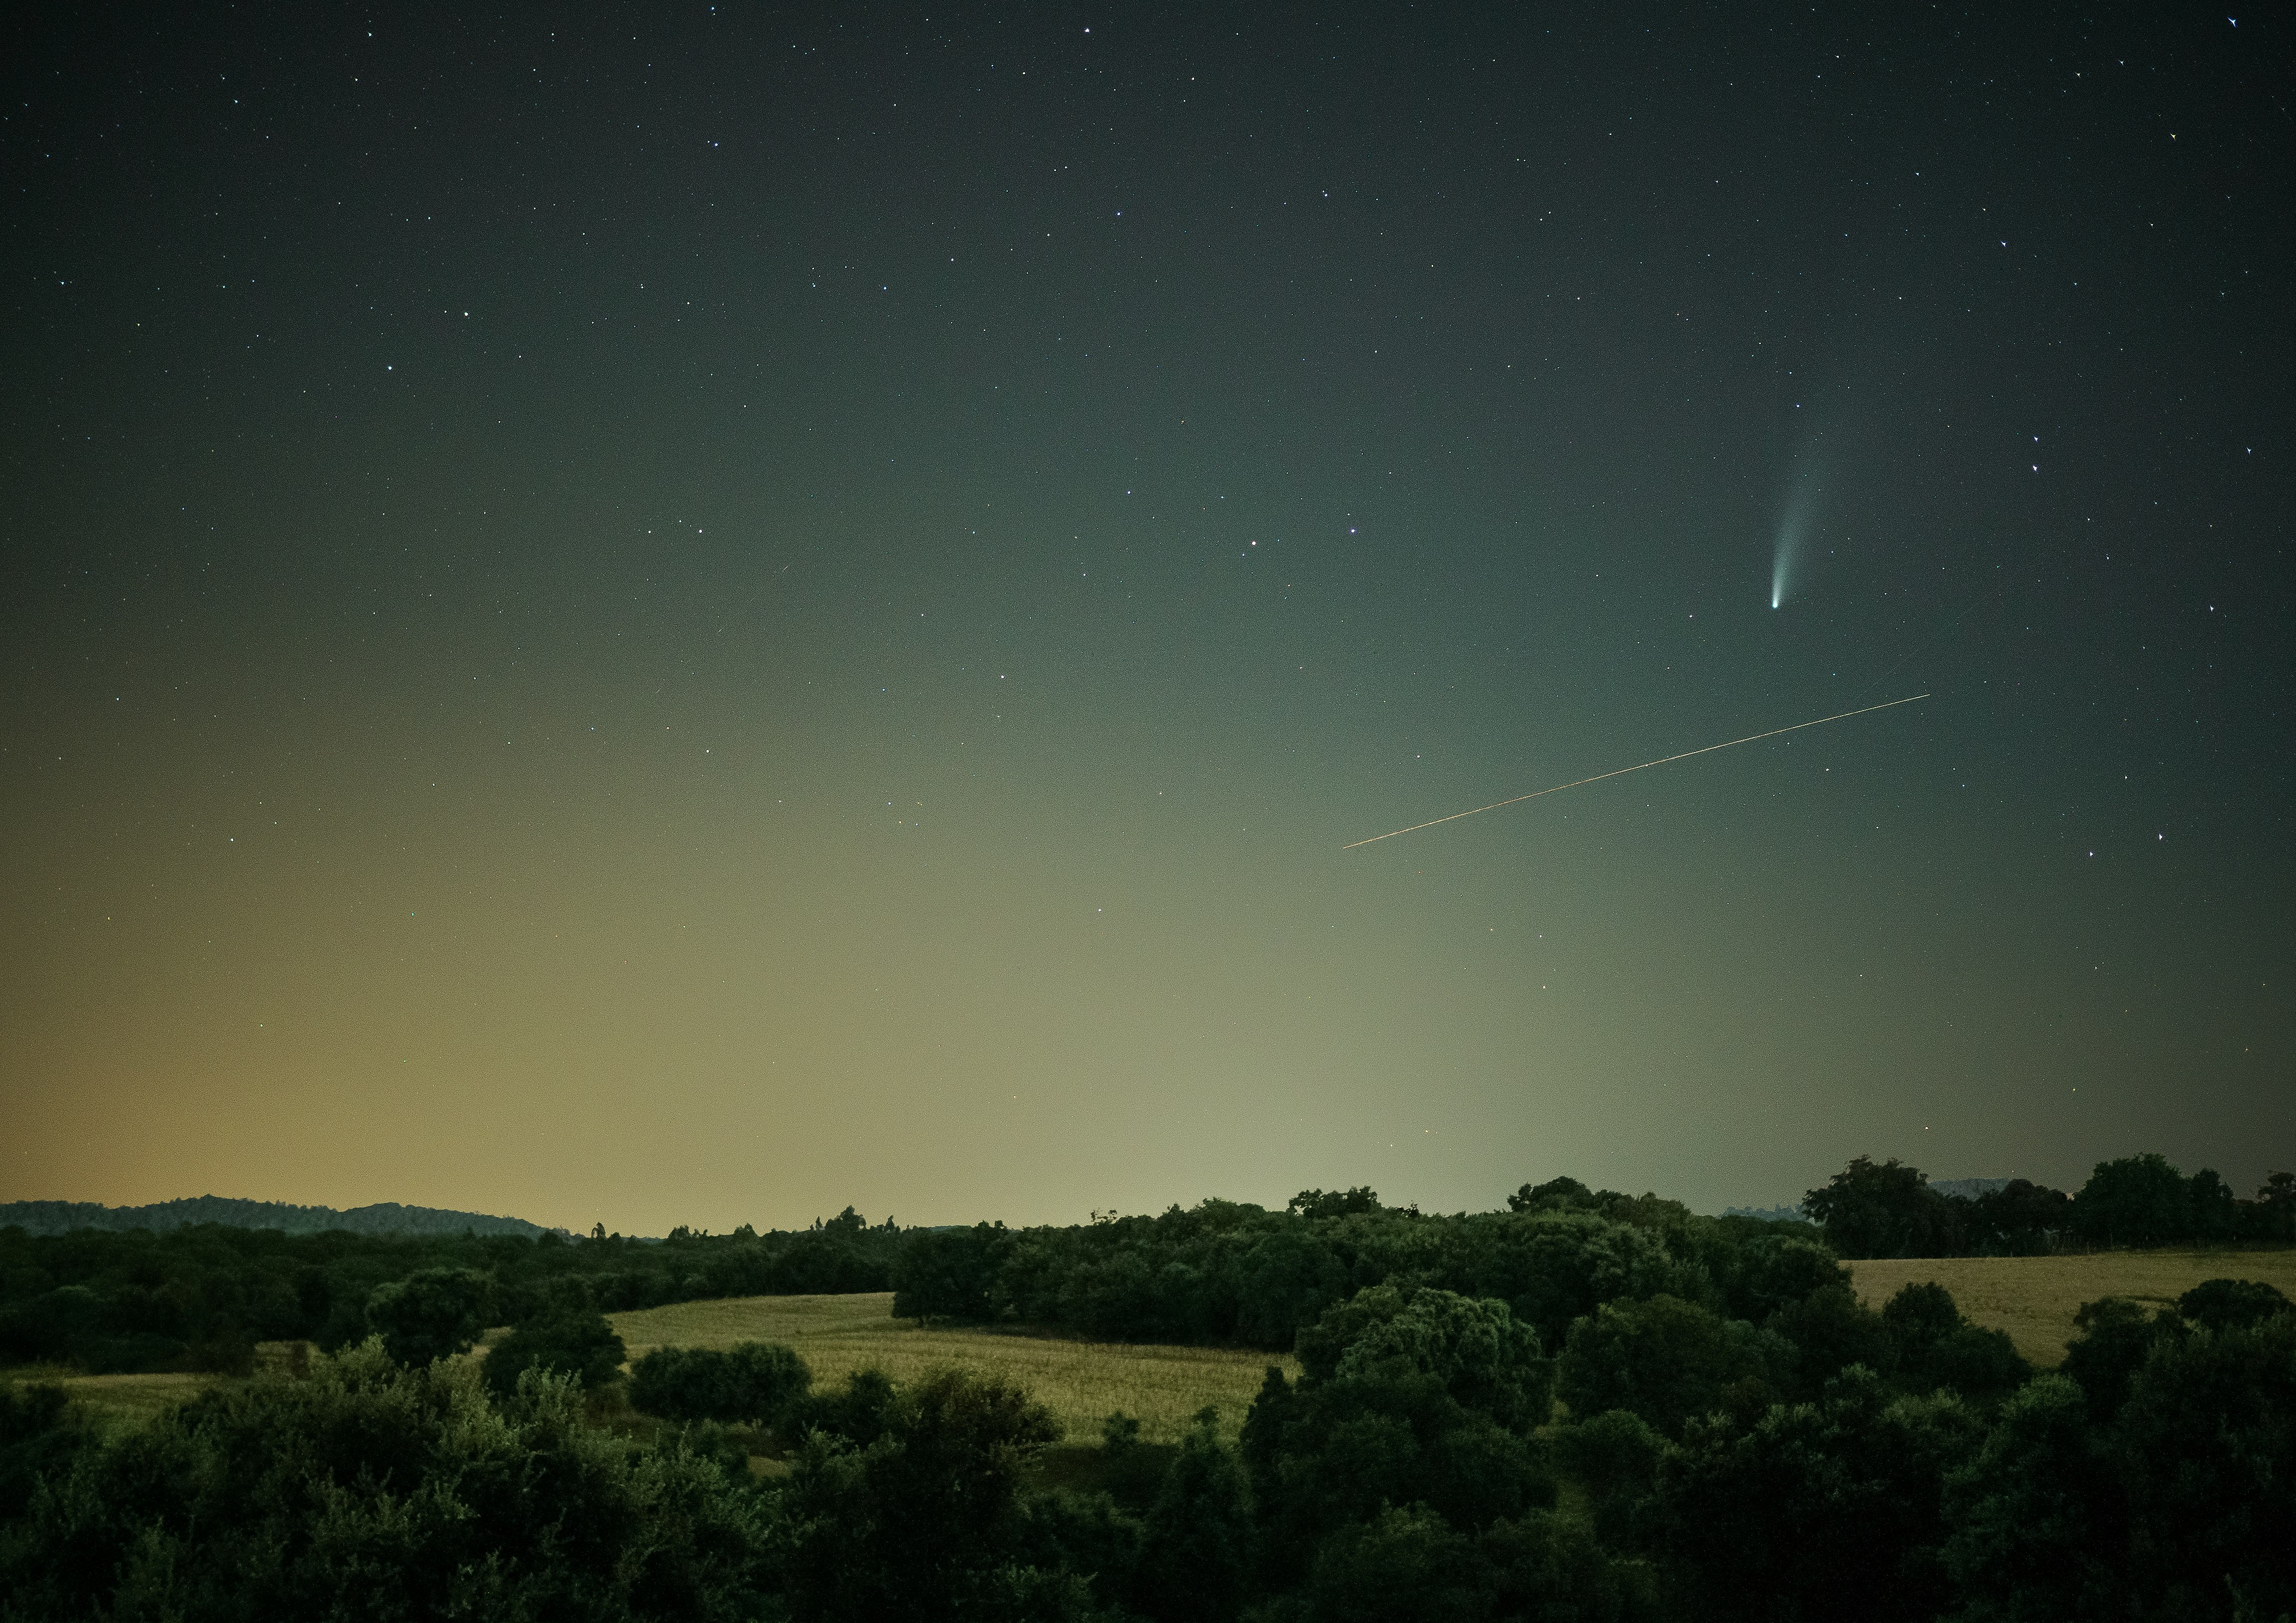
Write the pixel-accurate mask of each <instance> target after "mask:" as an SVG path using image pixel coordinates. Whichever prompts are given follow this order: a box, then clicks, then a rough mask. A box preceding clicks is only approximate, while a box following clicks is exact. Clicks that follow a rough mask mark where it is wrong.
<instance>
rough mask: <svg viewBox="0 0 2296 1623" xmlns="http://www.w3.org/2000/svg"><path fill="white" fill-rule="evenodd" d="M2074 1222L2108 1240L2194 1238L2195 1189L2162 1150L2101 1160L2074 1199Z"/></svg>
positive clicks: (2116, 1242)
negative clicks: (2193, 1192) (2193, 1210)
mask: <svg viewBox="0 0 2296 1623" xmlns="http://www.w3.org/2000/svg"><path fill="white" fill-rule="evenodd" d="M2073 1227H2074V1229H2075V1230H2077V1231H2078V1232H2079V1233H2080V1234H2085V1235H2087V1237H2088V1238H2089V1239H2092V1240H2097V1241H2102V1242H2104V1243H2105V1244H2107V1245H2165V1244H2167V1243H2169V1242H2170V1241H2175V1240H2185V1239H2189V1238H2191V1236H2192V1232H2193V1216H2192V1200H2191V1190H2190V1188H2189V1186H2188V1185H2187V1184H2185V1176H2184V1174H2182V1173H2180V1172H2178V1171H2177V1169H2176V1168H2174V1167H2172V1166H2170V1165H2169V1160H2168V1158H2167V1157H2166V1156H2163V1155H2158V1154H2154V1153H2152V1152H2147V1153H2145V1154H2143V1155H2129V1156H2124V1157H2122V1158H2121V1159H2120V1160H2112V1161H2099V1162H2097V1164H2096V1168H2095V1170H2094V1171H2092V1172H2091V1173H2090V1174H2089V1175H2088V1182H2087V1183H2086V1184H2082V1185H2081V1188H2080V1193H2079V1194H2078V1195H2076V1196H2075V1197H2074V1199H2073Z"/></svg>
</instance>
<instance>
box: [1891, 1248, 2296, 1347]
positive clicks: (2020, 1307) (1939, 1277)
mask: <svg viewBox="0 0 2296 1623" xmlns="http://www.w3.org/2000/svg"><path fill="white" fill-rule="evenodd" d="M1849 1267H1850V1270H1851V1272H1852V1275H1854V1279H1855V1283H1856V1285H1857V1296H1858V1299H1859V1300H1861V1301H1863V1302H1864V1303H1865V1304H1866V1306H1867V1307H1880V1306H1881V1305H1882V1303H1883V1302H1885V1301H1887V1300H1889V1299H1890V1297H1891V1296H1892V1295H1894V1294H1896V1292H1897V1291H1898V1289H1899V1288H1900V1287H1901V1286H1905V1285H1911V1284H1922V1283H1928V1282H1931V1281H1934V1282H1936V1283H1939V1284H1941V1285H1943V1286H1944V1287H1945V1288H1946V1289H1947V1290H1948V1291H1952V1292H1953V1299H1954V1300H1955V1301H1956V1302H1957V1303H1959V1304H1960V1305H1961V1310H1962V1311H1963V1312H1964V1313H1965V1314H1967V1315H1968V1316H1970V1317H1971V1318H1972V1319H1974V1320H1975V1321H1976V1322H1977V1323H1979V1324H1982V1325H1984V1326H1985V1327H1986V1328H1987V1329H1989V1330H2005V1331H2007V1332H2009V1339H2010V1340H2012V1341H2014V1342H2015V1343H2016V1344H2017V1350H2018V1351H2019V1352H2021V1353H2022V1354H2024V1355H2025V1357H2027V1358H2029V1359H2030V1360H2031V1361H2032V1362H2033V1363H2035V1364H2037V1365H2040V1366H2041V1367H2042V1368H2044V1369H2054V1368H2055V1367H2056V1366H2057V1365H2060V1364H2062V1363H2063V1362H2064V1358H2065V1343H2066V1342H2067V1341H2068V1340H2071V1337H2072V1334H2073V1315H2074V1314H2076V1313H2078V1312H2079V1311H2080V1307H2081V1304H2082V1303H2084V1302H2093V1301H2095V1300H2096V1299H2098V1298H2099V1297H2102V1296H2126V1297H2131V1298H2134V1299H2136V1300H2138V1301H2146V1302H2153V1303H2156V1304H2158V1305H2160V1306H2161V1307H2166V1306H2168V1305H2169V1303H2170V1302H2173V1301H2175V1300H2176V1299H2177V1298H2178V1297H2179V1296H2182V1295H2183V1294H2184V1293H2185V1291H2189V1290H2191V1289H2192V1288H2193V1287H2194V1285H2197V1284H2199V1283H2201V1282H2202V1280H2204V1279H2253V1280H2260V1281H2262V1282H2263V1283H2266V1284H2268V1285H2275V1286H2277V1287H2278V1288H2279V1290H2280V1291H2281V1293H2282V1294H2283V1295H2285V1296H2288V1297H2290V1298H2296V1250H2278V1251H2194V1250H2158V1251H2100V1252H2098V1253H2097V1254H2096V1255H2095V1256H2092V1257H1940V1258H1927V1259H1924V1258H1892V1259H1890V1260H1889V1261H1886V1262H1853V1263H1851V1264H1850V1265H1849Z"/></svg>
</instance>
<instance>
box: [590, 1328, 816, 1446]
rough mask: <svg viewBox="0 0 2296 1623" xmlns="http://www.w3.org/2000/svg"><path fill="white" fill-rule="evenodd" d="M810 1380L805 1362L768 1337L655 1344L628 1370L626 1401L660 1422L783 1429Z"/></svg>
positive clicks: (809, 1372)
mask: <svg viewBox="0 0 2296 1623" xmlns="http://www.w3.org/2000/svg"><path fill="white" fill-rule="evenodd" d="M812 1384H813V1372H812V1371H811V1370H809V1369H808V1368H807V1367H806V1365H805V1360H803V1359H802V1358H800V1357H798V1356H797V1354H796V1353H794V1352H792V1351H791V1349H790V1348H786V1347H783V1346H780V1345H778V1344H776V1343H774V1342H770V1341H743V1342H742V1343H740V1344H739V1345H737V1346H734V1347H730V1348H726V1349H725V1350H724V1351H722V1352H721V1351H718V1350H717V1349H716V1348H707V1347H657V1348H654V1349H653V1350H652V1352H650V1353H648V1354H646V1356H645V1357H643V1358H640V1359H639V1360H638V1361H637V1364H636V1366H635V1368H633V1369H632V1371H631V1372H630V1404H631V1406H633V1407H634V1408H636V1409H638V1410H640V1411H641V1412H642V1413H644V1414H652V1415H655V1416H657V1417H659V1418H660V1419H662V1420H675V1421H689V1422H690V1421H699V1420H715V1421H726V1422H735V1423H739V1424H746V1425H753V1426H772V1427H783V1426H786V1425H787V1424H788V1423H789V1422H790V1421H791V1418H792V1417H793V1416H794V1414H796V1412H797V1411H798V1409H799V1406H801V1405H802V1404H803V1402H804V1400H805V1397H806V1392H807V1389H808V1388H809V1387H811V1386H812Z"/></svg>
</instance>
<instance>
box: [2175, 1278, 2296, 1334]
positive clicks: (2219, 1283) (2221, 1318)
mask: <svg viewBox="0 0 2296 1623" xmlns="http://www.w3.org/2000/svg"><path fill="white" fill-rule="evenodd" d="M2292 1307H2296V1304H2292V1303H2291V1302H2290V1301H2289V1299H2287V1298H2286V1297H2284V1296H2283V1295H2281V1294H2280V1292H2279V1291H2278V1290H2276V1288H2274V1287H2273V1286H2271V1285H2267V1284H2259V1283H2257V1282H2256V1281H2254V1280H2252V1279H2207V1280H2202V1282H2201V1283H2199V1284H2197V1285H2194V1287H2193V1288H2192V1289H2191V1290H2189V1291H2185V1293H2184V1295H2182V1296H2180V1297H2178V1298H2177V1313H2178V1314H2180V1315H2181V1316H2184V1317H2185V1318H2187V1319H2190V1320H2191V1321H2192V1322H2193V1323H2194V1324H2198V1325H2200V1326H2201V1327H2202V1329H2204V1330H2246V1329H2248V1328H2249V1327H2250V1326H2251V1325H2253V1324H2262V1323H2264V1321H2265V1320H2267V1319H2268V1318H2270V1317H2272V1316H2274V1315H2275V1314H2280V1313H2286V1312H2289V1311H2290V1310H2291V1309H2292Z"/></svg>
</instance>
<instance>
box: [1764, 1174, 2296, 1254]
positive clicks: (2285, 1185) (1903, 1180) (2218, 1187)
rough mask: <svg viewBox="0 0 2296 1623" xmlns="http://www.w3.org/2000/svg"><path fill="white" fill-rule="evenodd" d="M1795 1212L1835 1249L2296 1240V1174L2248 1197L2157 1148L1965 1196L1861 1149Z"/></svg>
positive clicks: (1932, 1250)
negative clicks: (2064, 1175)
mask: <svg viewBox="0 0 2296 1623" xmlns="http://www.w3.org/2000/svg"><path fill="white" fill-rule="evenodd" d="M1802 1209H1803V1210H1804V1211H1805V1212H1807V1213H1808V1215H1809V1217H1811V1218H1812V1219H1813V1220H1814V1221H1816V1223H1818V1224H1820V1225H1823V1227H1824V1228H1825V1239H1826V1242H1827V1243H1828V1244H1829V1245H1831V1246H1832V1247H1833V1250H1835V1251H1836V1252H1837V1253H1838V1254H1839V1255H1841V1256H1843V1257H1853V1258H1854V1257H2023V1256H2034V1255H2040V1254H2045V1253H2047V1252H2050V1251H2054V1250H2062V1249H2064V1248H2066V1247H2067V1246H2073V1247H2076V1248H2094V1247H2096V1246H2132V1245H2201V1246H2213V1245H2226V1244H2238V1243H2255V1242H2262V1243H2267V1244H2286V1243H2287V1242H2290V1241H2292V1240H2296V1176H2292V1175H2291V1174H2289V1173H2285V1172H2276V1173H2274V1174H2272V1175H2271V1176H2270V1177H2268V1178H2267V1179H2266V1180H2265V1183H2264V1184H2263V1185H2262V1187H2260V1188H2259V1189H2258V1190H2257V1192H2256V1195H2255V1198H2254V1199H2252V1200H2247V1201H2243V1200H2238V1199H2236V1198H2235V1196H2234V1194H2233V1192H2232V1186H2231V1185H2230V1184H2226V1182H2225V1181H2224V1178H2223V1177H2222V1176H2220V1175H2218V1173H2216V1172H2214V1171H2212V1170H2210V1168H2206V1167H2203V1168H2201V1170H2200V1171H2198V1172H2195V1173H2194V1174H2193V1176H2190V1177H2186V1176H2185V1175H2184V1174H2183V1173H2181V1172H2179V1171H2177V1168H2174V1167H2172V1166H2170V1165H2169V1161H2168V1159H2167V1158H2166V1157H2165V1156H2161V1155H2156V1154H2150V1153H2148V1154H2144V1155H2130V1156H2124V1157H2122V1158H2121V1159H2120V1160H2110V1161H2099V1162H2098V1163H2097V1164H2096V1168H2095V1170H2094V1171H2092V1172H2091V1173H2090V1174H2089V1178H2088V1182H2087V1183H2086V1184H2082V1185H2081V1187H2080V1189H2079V1191H2078V1192H2077V1193H2073V1194H2067V1193H2065V1192H2064V1191H2062V1190H2061V1189H2045V1188H2043V1187H2041V1186H2040V1185H2038V1184H2033V1183H2031V1182H2029V1181H2028V1180H2026V1179H2024V1178H2013V1179H2011V1180H2010V1181H2009V1184H2008V1185H2007V1186H2006V1187H2005V1188H2002V1189H1997V1190H1994V1191H1992V1192H1990V1193H1986V1194H1981V1195H1979V1196H1977V1197H1976V1198H1975V1199H1973V1200H1972V1199H1966V1198H1964V1197H1962V1196H1959V1195H1948V1194H1943V1193H1939V1191H1937V1190H1935V1189H1932V1188H1931V1187H1930V1185H1929V1180H1928V1179H1927V1178H1925V1177H1923V1176H1922V1174H1921V1172H1920V1170H1919V1169H1918V1168H1913V1167H1908V1166H1907V1165H1905V1164H1904V1163H1903V1162H1901V1161H1898V1160H1888V1161H1883V1162H1882V1163H1880V1164H1879V1165H1876V1164H1875V1163H1874V1161H1872V1160H1868V1159H1867V1158H1866V1157H1865V1156H1862V1155H1861V1156H1859V1157H1858V1158H1857V1160H1853V1161H1851V1162H1850V1163H1849V1166H1847V1167H1846V1168H1843V1169H1842V1170H1841V1171H1840V1172H1837V1173H1835V1174H1834V1175H1833V1178H1832V1179H1831V1180H1830V1181H1829V1182H1828V1183H1827V1184H1825V1187H1824V1188H1822V1189H1813V1190H1811V1191H1810V1192H1809V1193H1808V1195H1807V1196H1805V1197H1804V1198H1803V1201H1802Z"/></svg>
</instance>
